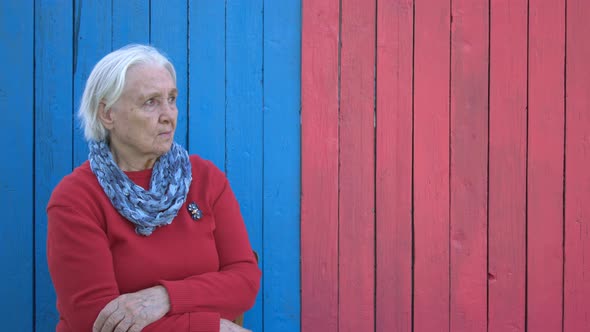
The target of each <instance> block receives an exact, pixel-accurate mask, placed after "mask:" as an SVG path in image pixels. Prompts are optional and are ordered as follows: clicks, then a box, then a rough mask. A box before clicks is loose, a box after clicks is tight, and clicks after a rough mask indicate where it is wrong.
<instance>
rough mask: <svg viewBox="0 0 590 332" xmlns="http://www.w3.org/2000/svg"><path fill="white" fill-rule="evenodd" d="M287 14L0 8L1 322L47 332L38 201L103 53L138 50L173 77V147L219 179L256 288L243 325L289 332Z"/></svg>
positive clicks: (76, 134) (81, 5)
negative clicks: (212, 168) (242, 224)
mask: <svg viewBox="0 0 590 332" xmlns="http://www.w3.org/2000/svg"><path fill="white" fill-rule="evenodd" d="M300 22H301V4H300V1H299V0H281V1H280V2H277V1H273V0H256V1H254V0H252V1H251V0H249V1H237V0H228V1H208V0H195V1H192V0H191V1H188V0H166V1H164V0H131V1H100V0H90V1H82V0H74V1H72V0H68V1H66V0H25V1H0V41H1V42H2V43H1V45H2V46H1V48H2V52H0V54H1V55H0V57H1V58H0V59H1V60H2V61H0V69H1V72H2V73H1V74H0V109H1V110H3V114H5V118H4V121H2V122H1V124H0V142H1V143H0V144H2V145H1V147H2V150H3V151H4V157H3V158H2V163H1V166H0V211H4V216H3V218H2V220H0V260H2V262H3V263H4V267H3V268H2V271H3V273H2V274H0V285H1V286H0V294H1V295H2V300H1V301H0V312H2V317H3V323H2V328H1V330H3V331H4V330H5V331H54V330H55V324H56V323H57V320H58V317H57V313H56V309H55V294H54V291H53V287H52V285H51V280H50V278H49V274H48V271H47V264H46V256H45V237H46V215H45V207H46V205H47V201H48V199H49V195H50V194H51V191H52V189H53V187H54V186H55V185H56V184H57V182H58V181H59V180H60V179H61V178H62V177H63V176H64V175H65V174H67V173H69V172H70V171H71V170H72V169H73V167H75V166H77V165H79V164H81V163H82V162H83V161H84V160H85V159H86V158H87V153H88V152H87V147H86V143H85V142H84V139H83V136H82V132H81V130H80V129H79V124H78V121H77V119H76V117H75V113H76V111H77V108H78V105H79V102H80V97H81V94H82V92H83V89H84V84H85V80H86V78H87V77H88V75H89V73H90V71H91V70H92V67H93V66H94V64H95V63H96V62H97V61H98V60H99V59H100V58H101V57H102V56H104V55H105V54H106V53H108V52H110V51H111V50H113V49H116V48H119V47H121V46H123V45H125V44H128V43H132V42H134V43H151V44H153V45H154V46H156V47H158V48H159V49H161V50H162V51H164V52H165V53H166V54H168V56H169V57H170V58H171V59H172V62H173V63H174V65H175V67H176V70H177V73H178V82H177V84H178V87H179V90H180V97H179V99H178V108H179V123H178V128H177V132H176V140H177V141H178V142H180V143H181V144H183V145H184V146H185V147H187V148H188V149H189V151H190V152H191V153H198V154H200V155H201V156H203V157H204V158H207V159H211V160H212V161H213V162H215V164H217V165H218V166H219V167H220V168H221V169H223V170H225V171H226V172H227V175H228V177H229V179H230V182H231V184H232V187H233V189H234V191H235V193H236V195H237V197H238V200H239V202H240V203H241V209H242V213H243V214H244V217H245V220H246V223H247V227H248V230H249V234H250V239H251V242H252V243H253V246H254V249H255V250H256V251H257V252H258V253H259V256H260V265H261V267H262V269H263V273H264V277H263V281H262V285H263V286H262V289H261V291H260V293H259V297H258V300H257V303H256V305H255V307H254V308H253V309H252V310H251V311H250V312H248V313H247V315H246V318H245V320H246V325H247V326H248V327H249V328H252V329H253V330H255V331H263V330H266V331H298V330H299V329H300V328H299V326H300V323H299V316H300V315H299V312H300V297H299V289H300V286H299V280H300V278H299V271H300V268H299V238H300V237H299V220H300V218H299V196H300V177H299V174H300V172H299V163H300V122H299V113H300V92H299V91H300V30H301V29H300V26H301V23H300Z"/></svg>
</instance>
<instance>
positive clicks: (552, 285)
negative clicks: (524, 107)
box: [527, 0, 565, 332]
mask: <svg viewBox="0 0 590 332" xmlns="http://www.w3.org/2000/svg"><path fill="white" fill-rule="evenodd" d="M564 29H565V1H564V0H558V1H555V0H530V1H529V78H528V89H529V114H528V165H527V176H528V188H527V197H528V208H527V209H528V212H527V214H528V221H527V225H528V229H527V242H528V249H527V264H528V265H527V267H528V271H527V289H528V299H527V304H528V307H527V328H528V330H529V331H548V332H550V331H561V325H562V302H563V301H562V291H563V152H564V151H563V139H564V138H563V135H564V132H563V130H564V127H563V125H564V75H563V71H564V56H565V53H564V51H565V41H564V38H565V30H564Z"/></svg>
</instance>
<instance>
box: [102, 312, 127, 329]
mask: <svg viewBox="0 0 590 332" xmlns="http://www.w3.org/2000/svg"><path fill="white" fill-rule="evenodd" d="M123 319H125V313H124V312H122V311H119V310H117V311H115V312H113V313H112V314H111V315H110V316H109V318H107V319H106V320H105V322H104V325H103V326H102V329H101V330H100V332H114V331H115V328H116V327H117V325H118V324H119V323H120V322H121V321H122V320H123Z"/></svg>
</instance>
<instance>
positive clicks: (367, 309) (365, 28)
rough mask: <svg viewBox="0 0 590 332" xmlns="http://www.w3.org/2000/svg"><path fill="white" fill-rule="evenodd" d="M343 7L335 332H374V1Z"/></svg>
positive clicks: (347, 0) (352, 0)
mask: <svg viewBox="0 0 590 332" xmlns="http://www.w3.org/2000/svg"><path fill="white" fill-rule="evenodd" d="M341 6H342V13H341V15H342V17H341V24H342V25H341V29H342V30H341V38H342V45H341V60H340V172H339V186H340V199H339V209H338V211H339V225H340V227H339V229H338V236H339V282H338V284H339V285H340V288H339V290H340V300H339V306H338V307H339V331H373V330H374V327H375V321H374V310H375V302H374V296H375V258H374V257H375V256H374V255H375V163H374V160H375V159H374V158H375V154H374V153H375V129H374V123H375V122H374V121H375V114H374V108H375V100H374V96H375V46H376V45H375V30H376V29H375V27H376V15H375V14H376V11H375V6H376V0H342V2H341Z"/></svg>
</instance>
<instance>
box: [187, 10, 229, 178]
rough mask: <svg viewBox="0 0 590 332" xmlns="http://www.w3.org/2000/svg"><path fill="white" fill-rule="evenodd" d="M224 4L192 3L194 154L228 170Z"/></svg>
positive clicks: (191, 144)
mask: <svg viewBox="0 0 590 332" xmlns="http://www.w3.org/2000/svg"><path fill="white" fill-rule="evenodd" d="M225 25H226V22H225V3H224V2H223V1H209V0H197V1H190V2H189V50H190V52H189V63H190V67H189V72H188V76H189V87H188V88H189V91H188V95H189V107H190V113H189V119H188V121H189V128H190V130H189V135H188V145H189V148H190V152H191V153H197V154H199V155H200V156H202V157H203V158H205V159H208V160H211V161H212V162H213V163H215V165H217V167H219V168H220V169H221V170H224V171H225V151H226V150H225V147H226V141H225V134H226V131H225V81H226V79H225V60H226V59H225Z"/></svg>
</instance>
